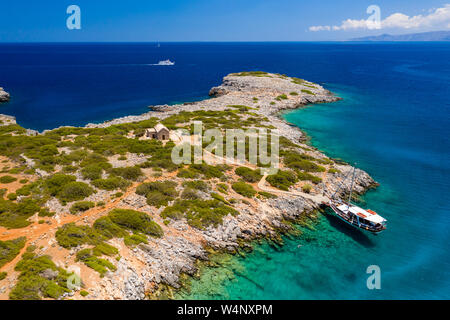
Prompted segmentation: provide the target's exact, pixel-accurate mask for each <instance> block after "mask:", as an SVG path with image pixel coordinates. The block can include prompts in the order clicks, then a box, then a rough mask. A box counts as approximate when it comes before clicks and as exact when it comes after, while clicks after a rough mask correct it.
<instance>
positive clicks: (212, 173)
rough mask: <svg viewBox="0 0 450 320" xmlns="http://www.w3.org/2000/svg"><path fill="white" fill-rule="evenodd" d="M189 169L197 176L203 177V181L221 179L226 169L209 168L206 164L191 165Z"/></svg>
mask: <svg viewBox="0 0 450 320" xmlns="http://www.w3.org/2000/svg"><path fill="white" fill-rule="evenodd" d="M189 169H191V170H193V171H194V172H197V173H198V174H201V175H203V177H204V178H205V179H211V178H221V177H222V176H223V172H224V171H225V170H226V169H227V167H225V166H221V165H217V166H210V165H208V164H206V163H202V164H191V165H190V166H189Z"/></svg>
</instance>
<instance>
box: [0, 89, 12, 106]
mask: <svg viewBox="0 0 450 320" xmlns="http://www.w3.org/2000/svg"><path fill="white" fill-rule="evenodd" d="M10 98H11V96H10V94H9V93H8V92H6V91H5V90H4V89H3V88H2V87H0V102H8V101H9V99H10Z"/></svg>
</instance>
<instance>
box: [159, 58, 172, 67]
mask: <svg viewBox="0 0 450 320" xmlns="http://www.w3.org/2000/svg"><path fill="white" fill-rule="evenodd" d="M174 64H175V62H172V61H170V60H169V59H167V60H163V61H160V62H158V63H157V64H156V65H157V66H173V65H174Z"/></svg>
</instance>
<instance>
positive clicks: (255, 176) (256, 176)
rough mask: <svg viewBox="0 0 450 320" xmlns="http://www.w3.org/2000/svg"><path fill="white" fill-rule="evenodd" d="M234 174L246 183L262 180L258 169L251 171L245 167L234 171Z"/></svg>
mask: <svg viewBox="0 0 450 320" xmlns="http://www.w3.org/2000/svg"><path fill="white" fill-rule="evenodd" d="M234 172H235V173H236V174H237V175H238V176H240V177H241V178H242V179H244V181H246V182H251V183H253V182H258V181H259V180H261V178H262V175H261V173H260V171H259V170H258V169H256V170H252V169H250V168H247V167H238V168H236V169H235V170H234Z"/></svg>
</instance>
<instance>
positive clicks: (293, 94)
mask: <svg viewBox="0 0 450 320" xmlns="http://www.w3.org/2000/svg"><path fill="white" fill-rule="evenodd" d="M289 94H290V95H291V96H298V93H297V92H295V91H292V92H290V93H289Z"/></svg>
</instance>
